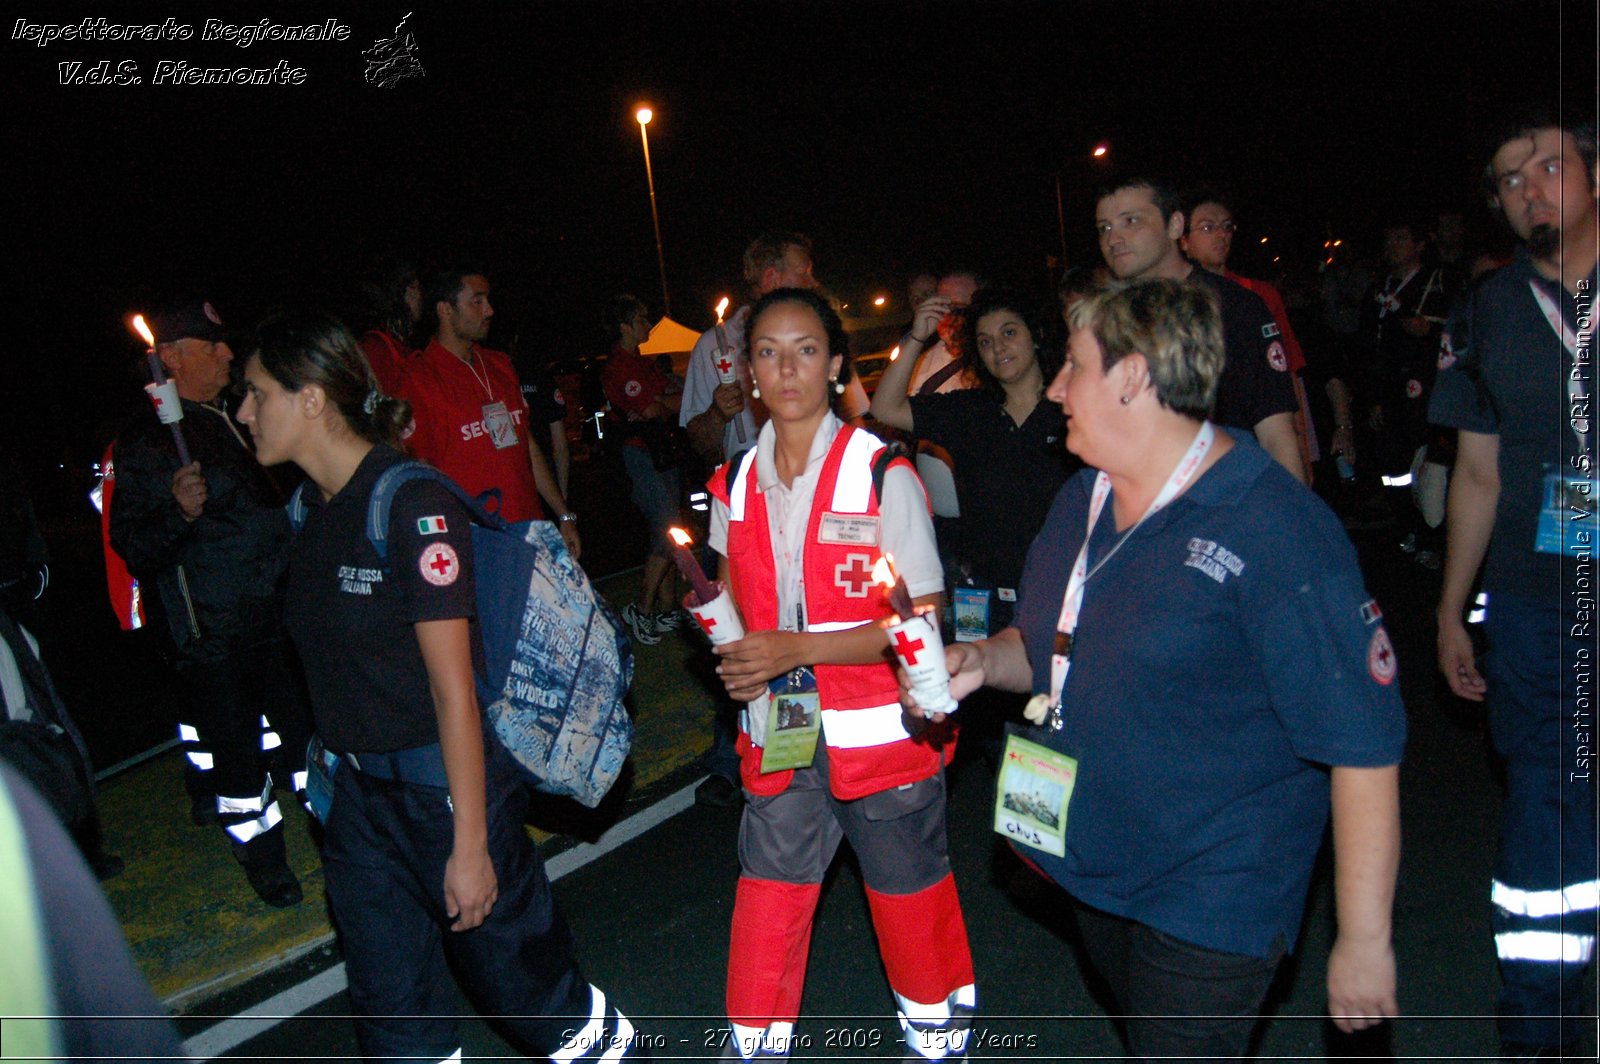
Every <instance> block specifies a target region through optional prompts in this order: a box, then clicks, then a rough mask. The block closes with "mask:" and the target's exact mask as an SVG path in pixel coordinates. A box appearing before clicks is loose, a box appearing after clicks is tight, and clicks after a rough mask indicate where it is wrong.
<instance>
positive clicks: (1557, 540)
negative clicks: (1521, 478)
mask: <svg viewBox="0 0 1600 1064" xmlns="http://www.w3.org/2000/svg"><path fill="white" fill-rule="evenodd" d="M1595 494H1596V484H1595V479H1594V478H1593V477H1585V476H1580V475H1578V474H1576V473H1570V474H1562V473H1547V474H1545V478H1544V491H1543V495H1542V496H1541V499H1540V505H1539V528H1538V531H1537V533H1535V535H1534V540H1533V549H1534V550H1536V551H1538V552H1539V553H1541V554H1570V555H1577V554H1579V553H1582V554H1584V555H1588V556H1591V557H1592V556H1593V552H1594V548H1595Z"/></svg>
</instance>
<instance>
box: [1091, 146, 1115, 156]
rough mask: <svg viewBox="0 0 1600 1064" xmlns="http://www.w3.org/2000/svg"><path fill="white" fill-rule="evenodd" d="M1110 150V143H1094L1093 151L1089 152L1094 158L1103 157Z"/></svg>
mask: <svg viewBox="0 0 1600 1064" xmlns="http://www.w3.org/2000/svg"><path fill="white" fill-rule="evenodd" d="M1110 151H1111V145H1109V144H1096V145H1095V146H1094V151H1092V152H1090V153H1089V154H1090V155H1092V156H1094V157H1095V158H1096V159H1104V158H1105V157H1106V155H1107V153H1109V152H1110Z"/></svg>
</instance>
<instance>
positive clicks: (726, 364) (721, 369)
mask: <svg viewBox="0 0 1600 1064" xmlns="http://www.w3.org/2000/svg"><path fill="white" fill-rule="evenodd" d="M716 365H717V372H718V373H719V374H721V375H722V376H724V377H726V376H727V375H728V374H730V373H732V372H733V359H731V358H729V357H728V356H727V355H720V356H718V358H717V363H716Z"/></svg>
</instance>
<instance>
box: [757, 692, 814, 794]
mask: <svg viewBox="0 0 1600 1064" xmlns="http://www.w3.org/2000/svg"><path fill="white" fill-rule="evenodd" d="M767 690H768V691H769V692H771V695H772V697H771V698H769V699H768V700H767V734H766V737H765V738H766V743H765V744H764V745H763V746H762V747H761V771H762V772H781V771H782V770H784V769H787V768H810V767H811V762H812V761H813V760H814V759H815V758H816V756H817V736H819V735H820V734H822V698H821V696H820V695H818V694H817V675H816V673H814V672H812V671H811V670H810V669H809V668H806V667H801V668H798V669H795V670H794V671H793V672H787V673H784V674H783V675H782V676H780V677H778V678H777V679H776V680H772V681H770V682H768V684H767Z"/></svg>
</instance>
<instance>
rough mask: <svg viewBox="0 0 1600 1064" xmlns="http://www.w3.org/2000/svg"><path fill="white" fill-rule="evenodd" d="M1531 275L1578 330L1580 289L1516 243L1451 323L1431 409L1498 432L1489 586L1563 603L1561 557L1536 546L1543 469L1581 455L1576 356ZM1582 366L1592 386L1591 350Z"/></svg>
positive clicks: (1475, 428) (1564, 465)
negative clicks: (1552, 276) (1555, 277)
mask: <svg viewBox="0 0 1600 1064" xmlns="http://www.w3.org/2000/svg"><path fill="white" fill-rule="evenodd" d="M1595 279H1596V278H1595V273H1594V271H1590V273H1589V279H1588V286H1589V287H1588V290H1587V298H1586V300H1585V307H1586V310H1590V311H1592V309H1593V306H1594V291H1595ZM1530 281H1531V282H1533V283H1535V284H1537V285H1539V287H1540V288H1541V289H1543V290H1544V291H1545V292H1547V293H1549V295H1550V299H1551V301H1552V302H1553V303H1554V304H1555V305H1556V306H1557V307H1560V308H1561V313H1562V315H1563V316H1564V317H1565V318H1566V321H1567V324H1568V325H1569V326H1571V327H1572V328H1573V329H1574V331H1576V328H1577V319H1578V311H1579V307H1578V305H1577V299H1576V297H1574V296H1573V295H1572V294H1571V293H1570V292H1568V291H1567V290H1566V289H1565V288H1563V287H1562V286H1561V285H1560V284H1558V283H1557V282H1555V281H1551V280H1548V279H1547V278H1545V277H1544V276H1543V275H1542V274H1540V273H1539V271H1538V270H1536V269H1535V268H1534V265H1533V260H1532V259H1531V258H1530V257H1529V255H1528V250H1527V248H1525V247H1522V248H1518V249H1517V254H1516V257H1515V258H1514V259H1513V260H1512V261H1511V263H1510V264H1509V265H1507V266H1505V267H1503V268H1502V269H1500V270H1499V271H1497V272H1496V273H1495V274H1494V275H1493V276H1491V277H1489V278H1488V279H1487V280H1485V281H1484V282H1483V283H1482V284H1480V285H1479V286H1478V287H1477V288H1476V289H1475V290H1474V291H1473V292H1472V294H1471V295H1470V296H1468V297H1467V299H1466V300H1465V301H1464V302H1463V303H1462V304H1461V306H1460V307H1458V308H1457V310H1456V313H1455V314H1454V315H1452V316H1451V319H1450V324H1449V325H1448V326H1446V327H1445V332H1444V336H1443V337H1442V338H1441V340H1440V345H1439V376H1438V378H1437V379H1436V380H1435V382H1434V386H1433V401H1432V403H1431V404H1430V405H1429V407H1428V416H1429V417H1430V418H1431V419H1432V420H1433V421H1434V422H1435V423H1436V424H1439V425H1443V426H1445V427H1447V428H1454V429H1466V430H1467V431H1469V432H1480V433H1485V434H1487V435H1494V436H1498V437H1499V438H1500V457H1499V462H1500V498H1499V501H1498V502H1497V503H1496V507H1495V517H1494V538H1492V539H1491V540H1490V541H1489V552H1488V555H1487V558H1486V561H1485V564H1484V570H1483V587H1484V590H1486V591H1490V592H1495V591H1501V592H1509V593H1512V594H1516V595H1521V596H1523V597H1524V598H1529V599H1533V600H1536V601H1539V602H1556V601H1558V599H1559V598H1560V595H1561V586H1562V585H1561V556H1560V555H1558V554H1540V553H1537V552H1535V551H1534V549H1533V543H1534V538H1535V535H1536V532H1537V529H1538V525H1539V509H1540V506H1541V504H1542V502H1543V498H1544V478H1545V476H1546V475H1547V474H1549V473H1553V472H1555V471H1556V470H1557V468H1561V469H1564V470H1566V471H1567V472H1571V471H1572V470H1573V469H1574V468H1575V466H1574V464H1573V462H1574V459H1576V458H1577V456H1578V438H1577V436H1576V435H1575V434H1574V433H1573V431H1572V429H1571V427H1570V425H1569V418H1570V415H1571V411H1570V410H1569V409H1568V399H1567V388H1566V378H1567V374H1568V373H1569V372H1570V371H1571V369H1572V357H1571V356H1570V355H1569V354H1568V353H1567V349H1566V347H1565V346H1564V345H1563V344H1562V342H1561V338H1560V337H1558V336H1557V335H1556V333H1555V330H1554V329H1552V328H1550V323H1549V322H1548V321H1546V320H1545V317H1544V312H1543V311H1541V310H1540V309H1539V304H1537V303H1535V302H1534V299H1533V293H1532V292H1531V291H1530V290H1529V288H1528V284H1529V282H1530ZM1584 371H1585V374H1586V379H1587V381H1588V387H1589V394H1590V395H1593V394H1594V381H1595V373H1594V362H1593V352H1592V350H1591V352H1590V360H1589V361H1588V362H1587V363H1585V370H1584Z"/></svg>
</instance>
